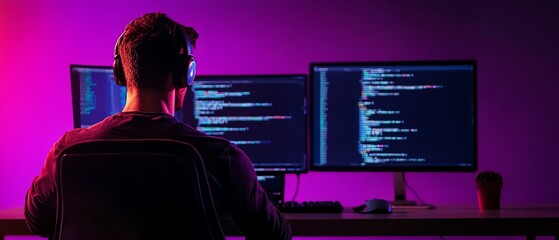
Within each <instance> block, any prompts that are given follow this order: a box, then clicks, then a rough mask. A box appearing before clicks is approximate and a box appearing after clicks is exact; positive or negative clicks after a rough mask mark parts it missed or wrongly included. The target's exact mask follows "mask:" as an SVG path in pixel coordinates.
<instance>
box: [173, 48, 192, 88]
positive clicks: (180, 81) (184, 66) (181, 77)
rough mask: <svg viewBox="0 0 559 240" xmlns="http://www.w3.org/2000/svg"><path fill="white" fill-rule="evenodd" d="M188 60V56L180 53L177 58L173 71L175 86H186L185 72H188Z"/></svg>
mask: <svg viewBox="0 0 559 240" xmlns="http://www.w3.org/2000/svg"><path fill="white" fill-rule="evenodd" d="M189 62H190V56H186V55H180V56H179V60H178V62H177V65H176V69H175V70H174V71H173V83H174V84H175V87H177V88H185V87H187V86H188V81H187V79H186V78H187V76H188V75H187V74H188V71H189V70H188V64H189Z"/></svg>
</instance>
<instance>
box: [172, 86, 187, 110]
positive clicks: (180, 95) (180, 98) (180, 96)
mask: <svg viewBox="0 0 559 240" xmlns="http://www.w3.org/2000/svg"><path fill="white" fill-rule="evenodd" d="M187 89H188V88H186V87H184V88H175V111H178V110H179V109H181V108H182V105H183V104H184V96H185V95H186V90H187Z"/></svg>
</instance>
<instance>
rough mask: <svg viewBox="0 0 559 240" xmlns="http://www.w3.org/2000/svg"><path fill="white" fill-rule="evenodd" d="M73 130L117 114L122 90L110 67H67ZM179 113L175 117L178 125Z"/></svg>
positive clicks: (124, 101)
mask: <svg viewBox="0 0 559 240" xmlns="http://www.w3.org/2000/svg"><path fill="white" fill-rule="evenodd" d="M70 80H71V86H72V105H73V113H74V127H75V128H85V127H89V126H91V125H93V124H95V123H97V122H100V121H101V120H103V119H105V118H106V117H108V116H110V115H113V114H115V113H118V112H121V111H122V109H123V108H124V105H125V104H126V87H124V86H119V85H116V83H115V80H114V76H113V68H112V67H110V66H91V65H70ZM182 116H183V113H182V111H177V112H175V117H176V118H177V119H179V120H180V121H182Z"/></svg>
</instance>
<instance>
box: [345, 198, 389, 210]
mask: <svg viewBox="0 0 559 240" xmlns="http://www.w3.org/2000/svg"><path fill="white" fill-rule="evenodd" d="M353 211H355V212H360V213H392V204H391V203H390V202H389V201H386V200H384V199H378V198H375V199H369V200H367V201H365V203H364V204H363V205H361V206H358V207H355V208H353Z"/></svg>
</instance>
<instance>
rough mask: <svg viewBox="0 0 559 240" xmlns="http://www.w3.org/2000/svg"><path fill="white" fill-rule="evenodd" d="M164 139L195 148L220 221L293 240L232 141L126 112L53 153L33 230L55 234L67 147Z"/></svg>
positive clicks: (34, 191)
mask: <svg viewBox="0 0 559 240" xmlns="http://www.w3.org/2000/svg"><path fill="white" fill-rule="evenodd" d="M141 138H161V139H173V140H179V141H183V142H187V143H189V144H191V145H193V146H194V147H195V148H196V149H197V150H198V151H199V153H200V155H201V156H202V158H203V160H204V164H205V166H206V170H207V173H208V179H209V181H210V188H211V190H212V194H213V198H214V203H215V205H216V210H217V212H218V214H219V215H222V216H224V215H231V217H232V219H233V220H234V221H235V223H236V224H237V226H238V227H239V230H241V231H242V232H243V233H245V234H246V235H247V236H254V237H264V238H266V239H287V238H290V236H291V229H290V227H289V224H288V223H287V222H286V220H285V219H284V218H283V217H282V216H281V214H279V213H278V212H277V210H276V209H275V207H274V206H273V205H272V203H271V202H270V201H269V200H268V199H267V197H266V195H265V192H264V190H263V189H262V188H261V186H260V185H259V183H258V181H257V178H256V174H255V172H254V169H253V167H252V163H251V162H250V160H249V158H248V157H247V156H246V155H245V153H244V152H243V151H242V150H240V149H239V148H237V147H236V146H235V145H233V144H231V143H230V142H229V141H228V140H225V139H222V138H216V137H210V136H206V135H205V134H203V133H201V132H199V131H197V130H195V129H193V128H192V127H190V126H188V125H186V124H183V123H180V122H178V121H177V120H176V119H175V118H174V117H173V116H171V115H168V114H165V113H140V112H123V113H118V114H115V115H113V116H110V117H107V118H106V119H105V120H103V121H101V122H99V123H98V124H95V125H93V126H91V127H89V128H84V129H74V130H71V131H69V132H67V133H66V134H65V135H64V136H63V137H62V138H61V139H60V140H59V141H58V142H57V143H56V144H55V145H54V146H53V148H52V149H51V151H50V152H49V154H48V156H47V159H46V162H45V166H44V169H43V172H42V173H41V175H40V176H39V177H38V178H36V179H35V180H34V182H33V185H32V186H31V188H30V190H29V192H28V198H27V201H26V207H25V215H26V220H27V222H28V225H29V226H30V228H31V229H32V230H33V231H34V232H36V233H38V234H41V235H50V234H51V233H52V232H51V231H52V230H53V229H54V221H55V218H54V216H55V215H54V212H55V206H56V186H55V184H54V170H55V166H56V164H55V163H56V157H57V155H58V153H59V152H60V151H61V150H62V149H64V148H65V147H67V146H69V145H71V144H74V143H77V142H82V141H86V140H93V139H141Z"/></svg>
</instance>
